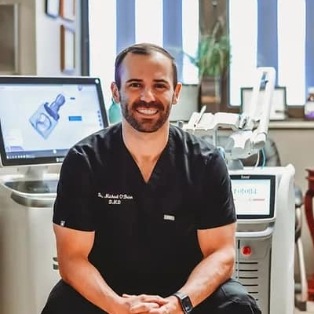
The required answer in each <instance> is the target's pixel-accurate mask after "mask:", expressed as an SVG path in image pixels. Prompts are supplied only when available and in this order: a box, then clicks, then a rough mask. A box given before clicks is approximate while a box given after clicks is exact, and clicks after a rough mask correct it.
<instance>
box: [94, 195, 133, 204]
mask: <svg viewBox="0 0 314 314" xmlns="http://www.w3.org/2000/svg"><path fill="white" fill-rule="evenodd" d="M97 196H98V197H99V198H103V199H107V200H108V204H110V205H119V204H121V203H122V201H123V200H133V196H132V195H129V194H123V193H121V194H110V193H106V194H102V193H100V192H98V194H97Z"/></svg>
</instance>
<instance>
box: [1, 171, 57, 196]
mask: <svg viewBox="0 0 314 314" xmlns="http://www.w3.org/2000/svg"><path fill="white" fill-rule="evenodd" d="M18 172H20V173H21V174H22V176H23V178H22V179H19V180H13V181H12V180H8V181H6V182H4V185H5V186H7V187H9V188H11V189H13V190H15V191H17V192H22V193H27V194H34V193H41V194H43V193H44V194H47V193H56V191H57V184H58V179H57V178H56V177H55V176H52V177H50V176H49V179H48V177H47V176H45V174H46V173H47V172H48V165H45V166H37V165H34V166H29V167H20V168H18Z"/></svg>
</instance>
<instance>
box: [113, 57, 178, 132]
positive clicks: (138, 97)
mask: <svg viewBox="0 0 314 314" xmlns="http://www.w3.org/2000/svg"><path fill="white" fill-rule="evenodd" d="M120 75H121V88H120V94H119V98H120V105H121V111H122V115H123V117H124V119H125V120H126V121H127V122H128V123H129V124H130V125H131V126H132V127H133V128H134V129H136V130H137V131H140V132H147V133H150V132H155V131H157V130H158V129H160V128H161V127H162V126H163V125H164V123H165V122H166V121H167V120H168V118H169V115H170V110H171V106H172V103H174V102H176V95H175V93H174V87H173V73H172V65H171V61H170V60H169V59H168V58H167V57H165V56H164V55H162V54H161V53H158V52H156V53H153V54H152V55H148V56H147V55H136V54H131V53H129V54H128V55H127V56H126V57H125V59H124V60H123V63H122V65H121V69H120Z"/></svg>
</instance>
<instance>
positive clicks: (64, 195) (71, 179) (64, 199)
mask: <svg viewBox="0 0 314 314" xmlns="http://www.w3.org/2000/svg"><path fill="white" fill-rule="evenodd" d="M93 194H94V189H93V182H92V179H91V169H90V166H89V162H88V158H87V157H86V155H85V154H84V153H82V152H78V151H77V150H76V149H75V148H72V149H71V150H70V151H69V153H68V154H67V156H66V158H65V160H64V162H63V164H62V167H61V171H60V179H59V182H58V188H57V196H56V200H55V204H54V212H53V222H54V223H55V224H58V225H61V226H64V227H68V228H72V229H77V230H82V231H93V230H95V219H94V215H93V204H92V200H93Z"/></svg>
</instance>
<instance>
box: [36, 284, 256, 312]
mask: <svg viewBox="0 0 314 314" xmlns="http://www.w3.org/2000/svg"><path fill="white" fill-rule="evenodd" d="M78 313H80V314H104V313H105V312H104V311H102V310H101V309H99V308H98V307H96V306H95V305H93V304H92V303H90V302H89V301H87V300H86V299H84V298H83V297H82V296H81V295H80V294H79V293H77V292H76V291H75V290H74V289H73V288H71V287H70V286H69V285H67V284H66V283H65V282H64V281H62V280H61V281H60V282H58V283H57V285H56V286H55V287H54V288H53V289H52V291H51V293H50V295H49V297H48V300H47V303H46V305H45V307H44V309H43V311H42V312H41V314H78ZM192 313H193V314H261V311H260V310H259V308H258V306H257V304H256V302H255V299H254V298H252V297H251V296H250V295H249V294H248V293H247V291H246V290H245V288H244V287H243V286H242V285H241V284H240V283H239V282H237V281H235V280H233V279H231V280H229V281H227V282H226V283H224V284H223V285H221V286H220V287H219V288H218V289H217V290H216V292H215V293H213V294H212V295H211V296H210V297H209V298H208V299H206V300H205V301H204V302H202V303H201V304H199V305H198V306H197V307H195V309H194V310H193V311H192Z"/></svg>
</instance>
